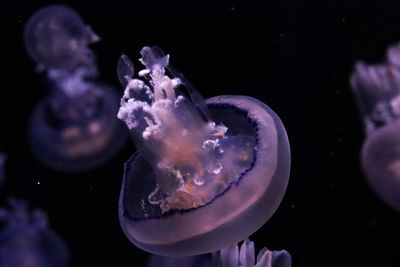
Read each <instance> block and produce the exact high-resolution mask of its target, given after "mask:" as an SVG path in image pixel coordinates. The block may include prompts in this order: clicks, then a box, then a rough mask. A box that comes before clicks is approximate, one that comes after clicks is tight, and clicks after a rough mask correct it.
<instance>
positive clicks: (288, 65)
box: [0, 0, 400, 267]
mask: <svg viewBox="0 0 400 267" xmlns="http://www.w3.org/2000/svg"><path fill="white" fill-rule="evenodd" d="M393 2H395V1H393ZM50 3H51V2H46V1H36V2H35V3H33V1H3V2H2V7H1V9H0V21H1V23H0V34H1V48H2V53H1V65H2V72H1V74H2V75H1V81H2V82H1V84H2V86H1V87H2V88H1V89H0V149H1V151H4V152H5V153H7V154H8V161H7V169H6V176H7V179H6V181H5V184H4V186H3V187H2V188H1V189H0V198H1V199H0V200H1V202H2V203H4V200H5V199H6V198H7V197H8V196H16V197H20V198H24V199H26V200H27V201H28V202H29V203H31V205H32V206H34V207H41V208H43V209H44V210H46V211H48V215H49V218H50V224H51V226H52V228H53V229H54V230H56V231H57V232H58V233H59V234H60V235H61V236H62V238H63V239H64V240H65V241H66V242H67V244H68V246H69V248H70V253H71V266H78V267H81V266H82V267H83V266H96V267H99V266H121V267H124V266H143V264H144V262H145V259H146V258H147V254H146V253H145V252H143V251H140V250H139V249H137V248H136V247H135V246H133V245H132V244H131V243H130V242H129V241H128V240H127V238H126V237H125V236H124V234H123V232H122V231H121V229H120V227H119V223H118V218H117V201H118V196H119V189H120V185H121V179H122V173H123V164H124V161H126V160H127V159H128V158H129V157H130V155H131V154H132V153H133V152H134V147H133V145H132V144H131V143H129V144H127V145H126V146H125V148H124V149H123V150H122V151H121V152H120V153H119V154H118V155H117V156H116V157H114V158H113V159H112V160H111V161H109V162H107V163H106V164H104V165H103V166H101V167H100V168H97V169H95V170H93V171H90V172H85V173H76V174H70V173H63V172H58V171H54V170H51V169H49V168H47V167H46V166H44V165H42V164H41V163H40V162H38V161H37V160H36V159H35V158H34V156H33V154H32V152H31V151H30V149H29V147H28V144H27V123H28V118H29V115H30V113H31V112H32V110H33V108H34V106H35V104H36V103H37V102H38V101H39V100H40V99H41V98H42V97H43V96H44V95H45V94H46V93H47V92H48V90H47V89H46V84H45V82H44V77H42V76H40V75H37V74H36V73H35V72H34V64H33V62H32V61H31V60H30V59H29V58H28V56H27V54H26V53H25V51H24V47H23V42H22V31H23V28H24V25H25V23H26V22H27V19H28V18H29V16H30V15H31V14H32V13H33V12H34V11H35V10H36V9H37V8H39V7H41V6H44V5H46V4H50ZM58 3H65V4H68V5H69V6H71V7H72V8H74V9H76V10H77V11H78V13H79V14H81V16H82V17H83V19H84V21H85V22H87V23H88V24H90V25H91V26H92V28H93V29H94V31H95V32H96V33H98V35H100V36H101V38H102V41H101V42H100V43H98V44H95V45H93V46H92V48H93V50H94V52H95V53H96V54H97V57H98V61H97V62H98V64H99V67H100V69H99V70H100V73H101V79H102V80H103V81H105V82H108V83H110V84H113V85H114V86H115V87H116V88H120V87H119V84H118V79H117V74H116V66H117V62H118V58H119V56H120V54H121V53H126V54H127V55H128V56H129V57H130V58H131V59H133V60H136V59H137V58H138V57H139V54H138V52H139V50H140V48H141V47H143V46H144V45H155V44H156V45H159V46H160V47H162V48H163V49H164V50H165V51H167V52H168V53H170V54H171V56H172V59H171V60H172V63H173V64H174V66H175V67H176V69H178V70H180V71H181V72H182V73H184V74H185V76H186V77H187V78H188V79H189V80H190V81H191V82H192V83H193V84H195V85H196V86H197V88H198V89H199V90H200V91H201V93H202V94H203V96H204V97H206V98H207V97H212V96H215V95H224V94H239V95H250V96H253V97H256V98H258V99H260V100H262V101H263V102H265V103H267V104H268V105H269V106H270V107H271V108H272V109H274V111H275V112H276V113H277V114H279V116H280V117H281V119H282V121H283V122H284V124H285V126H286V130H287V132H288V135H289V140H290V143H291V149H292V170H291V178H290V182H289V186H288V190H287V193H286V195H285V198H284V200H283V202H282V204H281V206H280V207H279V209H278V211H277V212H276V213H275V215H274V216H273V217H272V218H271V219H270V220H269V221H268V223H266V224H265V225H264V226H263V227H262V229H260V230H259V231H257V232H256V233H255V234H254V235H253V236H252V237H251V238H252V239H253V241H255V243H256V244H257V247H258V248H261V247H262V246H267V247H268V248H270V249H274V250H277V249H286V250H287V251H289V252H290V253H291V255H292V259H293V263H294V264H293V265H294V266H397V264H398V263H397V261H398V258H397V257H396V256H397V255H398V242H397V241H398V240H399V238H400V231H399V229H398V226H399V225H400V215H399V214H398V213H396V212H395V211H394V210H392V209H391V208H389V207H388V206H386V205H385V204H384V203H383V202H381V201H380V200H379V199H378V198H377V197H376V196H375V195H374V193H373V192H372V191H371V189H370V188H369V187H368V185H367V184H366V181H365V179H364V178H363V175H362V173H361V170H360V167H359V151H360V147H361V144H362V142H363V138H364V137H363V128H362V124H361V121H360V119H359V116H358V111H357V109H356V105H355V102H354V99H353V96H352V95H351V92H350V87H349V83H348V77H349V74H350V72H351V70H352V66H353V63H354V62H355V60H357V59H365V60H367V61H370V62H377V61H380V60H382V59H383V56H384V51H385V48H386V47H387V46H388V45H389V44H392V43H395V42H397V41H398V40H400V27H399V25H400V16H398V10H399V6H400V5H398V4H397V5H396V4H394V3H393V4H384V3H383V2H379V3H376V4H375V5H367V4H365V3H363V2H361V1H359V2H358V1H357V2H352V3H346V2H345V1H343V2H341V1H338V2H335V4H332V5H329V4H326V3H323V2H321V1H314V2H310V3H295V4H293V3H289V2H282V3H278V2H277V1H274V2H270V3H267V2H266V1H259V2H247V3H242V4H238V3H237V1H211V0H207V1H203V2H202V4H198V3H197V4H194V3H190V2H189V1H186V2H185V3H183V4H182V3H178V1H140V2H136V1H119V0H115V1H101V2H98V1H60V2H58ZM136 63H137V62H135V64H136ZM119 90H120V93H121V94H122V89H121V88H120V89H119Z"/></svg>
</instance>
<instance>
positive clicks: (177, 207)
mask: <svg viewBox="0 0 400 267" xmlns="http://www.w3.org/2000/svg"><path fill="white" fill-rule="evenodd" d="M141 55H142V58H141V62H142V64H143V65H144V66H145V67H146V68H145V69H144V70H142V71H140V72H139V76H141V77H143V78H144V79H143V80H139V79H134V78H133V73H134V71H133V65H132V63H131V62H130V61H129V59H128V58H127V57H126V56H122V57H121V60H120V64H119V67H118V71H119V73H118V76H119V78H120V80H121V81H122V83H124V84H126V89H125V92H124V96H123V98H122V100H121V108H120V110H119V113H118V117H119V118H120V119H122V120H123V121H125V123H126V124H127V126H128V128H129V129H130V134H131V137H132V138H133V141H134V143H135V145H136V147H137V149H138V150H139V152H138V153H136V154H135V155H133V156H132V158H131V159H130V160H129V161H128V162H127V163H126V164H125V174H124V180H123V185H122V189H121V195H120V203H119V218H120V223H121V226H122V229H123V230H124V232H125V234H126V235H127V236H128V238H129V239H130V240H131V241H132V242H133V243H134V244H136V245H137V246H138V247H140V248H142V249H144V250H146V251H149V252H151V253H154V254H160V255H167V256H188V255H196V254H202V253H207V252H212V251H216V250H219V249H221V248H224V247H227V246H230V245H231V244H234V243H237V242H239V241H240V240H243V239H245V238H247V237H248V236H250V234H252V233H253V232H255V231H256V230H257V229H258V228H260V227H261V226H262V225H263V224H264V223H265V222H266V221H267V220H268V219H269V218H270V217H271V216H272V214H273V213H274V212H275V210H276V209H277V207H278V205H279V204H280V201H281V200H282V198H283V196H284V194H285V191H286V186H287V183H288V178H289V169H290V151H289V143H288V139H287V135H286V131H285V128H284V126H283V124H282V122H281V121H280V119H279V117H278V116H277V115H276V114H275V113H274V112H273V111H272V110H271V109H270V108H269V107H267V106H266V105H265V104H264V103H262V102H260V101H258V100H256V99H254V98H251V97H247V96H218V97H213V98H210V99H207V100H205V101H203V99H202V97H201V95H200V94H199V92H198V91H197V90H196V89H195V88H194V87H193V86H192V85H191V84H190V83H189V82H188V81H187V80H185V78H184V77H183V76H182V74H180V73H179V72H177V71H176V70H174V69H173V68H172V66H171V65H170V64H169V56H168V55H165V54H164V53H163V52H162V51H161V49H159V48H158V47H151V48H150V47H144V48H143V49H142V50H141ZM167 73H169V75H170V76H172V78H170V76H168V75H167Z"/></svg>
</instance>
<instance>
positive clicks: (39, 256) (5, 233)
mask: <svg viewBox="0 0 400 267" xmlns="http://www.w3.org/2000/svg"><path fill="white" fill-rule="evenodd" d="M10 205H11V210H6V209H0V221H1V222H2V223H3V225H4V227H3V229H2V230H1V231H0V266H1V267H65V266H67V265H68V253H67V248H66V246H65V244H64V242H63V241H62V240H61V239H60V237H59V236H58V235H57V234H56V233H55V232H53V231H52V230H50V229H49V228H48V226H47V219H46V215H45V214H44V213H43V212H42V211H40V210H34V211H33V212H31V213H29V212H28V210H27V205H26V203H25V202H23V201H17V200H15V199H12V200H10ZM0 229H1V228H0Z"/></svg>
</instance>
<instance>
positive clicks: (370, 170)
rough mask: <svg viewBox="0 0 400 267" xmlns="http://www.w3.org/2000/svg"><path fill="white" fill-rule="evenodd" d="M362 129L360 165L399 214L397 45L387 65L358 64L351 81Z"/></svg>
mask: <svg viewBox="0 0 400 267" xmlns="http://www.w3.org/2000/svg"><path fill="white" fill-rule="evenodd" d="M350 82H351V86H352V89H353V93H354V96H355V99H356V101H357V104H358V107H359V110H360V113H361V117H362V119H363V122H364V125H365V132H366V135H367V137H366V140H365V142H364V144H363V147H362V152H361V163H362V167H363V170H364V173H365V175H366V177H367V180H368V182H369V184H370V185H371V187H372V188H373V190H374V191H375V192H376V193H377V194H378V195H379V197H381V198H382V199H383V200H384V201H385V202H386V203H388V204H389V205H390V206H392V207H393V208H395V209H396V210H399V211H400V120H399V116H400V45H395V46H392V47H389V49H388V50H387V59H386V63H383V64H378V65H367V64H365V63H363V62H358V63H357V64H356V65H355V69H354V72H353V73H352V75H351V78H350Z"/></svg>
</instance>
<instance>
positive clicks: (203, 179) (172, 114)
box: [118, 47, 253, 212]
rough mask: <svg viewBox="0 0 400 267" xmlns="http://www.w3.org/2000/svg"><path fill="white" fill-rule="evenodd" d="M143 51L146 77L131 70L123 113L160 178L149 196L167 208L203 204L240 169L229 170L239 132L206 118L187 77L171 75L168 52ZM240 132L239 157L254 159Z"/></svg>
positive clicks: (143, 71) (249, 140)
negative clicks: (186, 90) (186, 92)
mask: <svg viewBox="0 0 400 267" xmlns="http://www.w3.org/2000/svg"><path fill="white" fill-rule="evenodd" d="M141 53H142V58H141V60H140V61H141V62H142V64H143V65H145V66H146V69H144V70H142V71H140V72H139V76H141V77H143V78H144V79H145V80H144V81H143V80H139V79H129V77H127V76H125V78H127V79H128V83H127V87H126V89H125V92H124V96H123V98H122V100H121V108H120V110H119V113H118V118H120V119H121V120H123V121H124V122H125V123H126V125H127V126H128V128H129V129H130V130H131V132H132V133H133V134H132V135H133V136H134V141H135V143H136V144H137V145H138V147H140V151H141V153H142V154H143V156H144V157H145V158H147V159H148V160H149V162H152V163H151V164H152V165H153V166H154V168H155V172H156V173H157V177H158V178H159V179H158V184H157V186H156V188H155V190H154V191H153V192H152V193H151V194H150V195H149V202H150V203H153V204H159V205H160V207H161V209H162V210H163V212H167V211H169V210H170V209H189V208H195V207H198V206H201V205H203V204H205V203H207V202H209V201H211V200H212V198H213V197H214V196H215V195H216V194H218V193H220V191H221V189H220V188H221V187H226V186H227V184H228V183H229V182H230V181H231V180H232V179H234V177H235V176H236V177H237V176H238V175H239V174H240V173H238V171H237V170H235V168H230V170H229V169H228V168H227V170H226V171H225V170H224V161H226V157H227V156H229V157H230V156H232V153H233V152H234V151H233V148H231V147H230V146H229V144H228V143H229V142H230V141H232V140H233V138H232V137H229V136H227V135H226V133H227V131H228V129H227V127H225V126H224V125H223V124H216V123H215V122H213V121H205V120H204V119H203V118H202V116H201V114H199V112H198V110H197V109H196V107H195V105H193V104H192V103H191V102H190V101H189V100H188V99H187V98H186V97H185V96H183V94H182V93H181V92H180V90H179V89H178V86H179V85H181V80H180V79H179V78H173V79H171V78H170V77H168V76H167V75H166V73H165V72H166V67H167V66H168V64H169V56H168V55H165V56H163V57H161V58H159V59H157V60H154V56H153V55H152V53H153V50H152V49H151V48H149V47H145V48H143V49H142V51H141ZM149 59H151V60H149ZM124 60H126V58H124ZM234 138H239V137H234ZM240 138H242V141H243V144H242V147H241V148H240V149H241V151H240V154H239V156H238V157H240V159H239V160H241V161H242V163H243V164H244V163H246V162H249V161H250V160H252V153H253V152H252V149H253V147H252V143H251V142H252V140H251V139H250V138H246V137H245V136H243V137H240ZM236 152H237V151H236ZM225 166H226V167H227V165H225ZM236 169H238V168H236ZM160 189H161V190H162V191H163V192H164V193H166V194H168V196H167V197H166V198H165V199H164V200H161V199H157V195H159V194H158V191H159V190H160Z"/></svg>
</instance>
